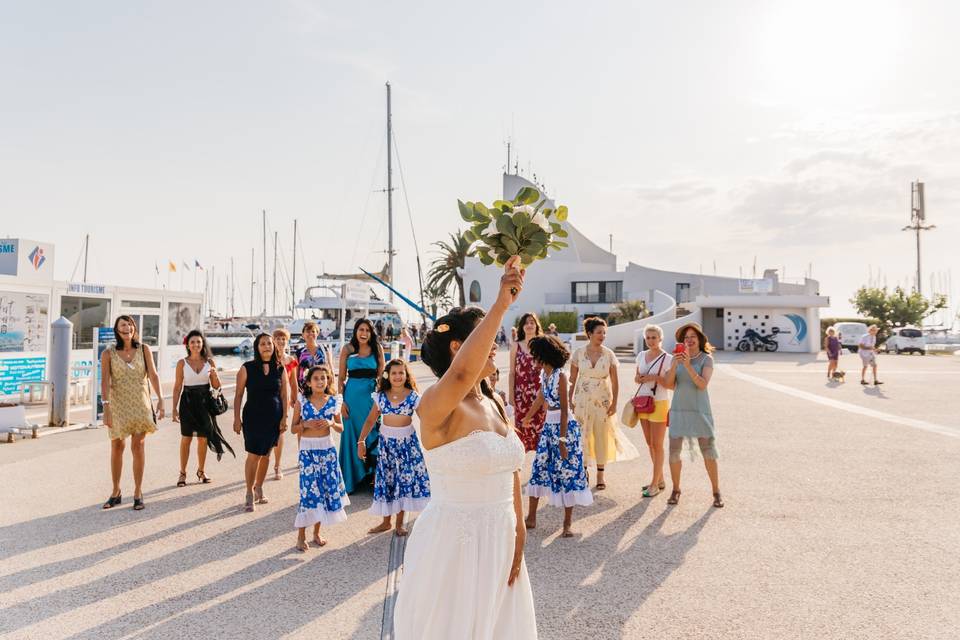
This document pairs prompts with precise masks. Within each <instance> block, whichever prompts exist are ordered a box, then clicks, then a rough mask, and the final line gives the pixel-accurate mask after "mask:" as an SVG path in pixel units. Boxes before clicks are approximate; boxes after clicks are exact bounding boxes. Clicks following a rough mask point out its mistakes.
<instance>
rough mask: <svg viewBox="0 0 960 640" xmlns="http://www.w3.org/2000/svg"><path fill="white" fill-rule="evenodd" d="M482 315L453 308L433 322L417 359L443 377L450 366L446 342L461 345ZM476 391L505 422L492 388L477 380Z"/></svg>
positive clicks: (470, 309)
mask: <svg viewBox="0 0 960 640" xmlns="http://www.w3.org/2000/svg"><path fill="white" fill-rule="evenodd" d="M485 315H486V313H485V312H484V310H483V309H481V308H480V307H454V308H453V309H450V311H449V312H448V313H447V315H445V316H442V317H440V318H438V319H437V321H436V322H435V323H434V324H433V329H431V330H430V331H428V332H427V335H426V336H424V338H423V344H422V345H421V346H420V358H421V359H422V360H423V362H424V364H426V365H427V366H428V367H430V370H431V371H432V372H433V375H435V376H437V378H442V377H443V374H445V373H446V372H447V369H449V368H450V363H452V362H453V353H452V352H451V351H450V343H451V342H453V341H454V340H456V341H457V342H461V343H462V342H463V341H464V340H466V339H467V337H469V335H470V334H471V333H472V332H473V329H474V327H476V326H477V325H478V324H479V323H480V321H481V320H482V319H483V317H484V316H485ZM480 391H481V392H483V395H485V396H487V397H488V398H490V399H491V400H493V401H494V403H496V405H497V411H499V412H500V417H501V418H503V421H504V422H507V414H506V410H505V409H504V408H503V401H502V400H501V399H500V397H499V396H497V394H496V393H494V391H493V387H491V386H490V383H489V382H487V379H486V378H483V379H482V380H481V381H480Z"/></svg>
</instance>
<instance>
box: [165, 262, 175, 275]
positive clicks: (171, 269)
mask: <svg viewBox="0 0 960 640" xmlns="http://www.w3.org/2000/svg"><path fill="white" fill-rule="evenodd" d="M167 271H169V272H170V273H176V272H177V265H175V264H173V260H168V261H167Z"/></svg>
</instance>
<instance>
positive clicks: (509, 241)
mask: <svg viewBox="0 0 960 640" xmlns="http://www.w3.org/2000/svg"><path fill="white" fill-rule="evenodd" d="M503 248H504V249H506V250H507V253H509V254H510V255H516V254H517V253H518V252H519V251H520V247H519V245H517V241H516V240H514V239H513V238H510V237H509V236H504V237H503Z"/></svg>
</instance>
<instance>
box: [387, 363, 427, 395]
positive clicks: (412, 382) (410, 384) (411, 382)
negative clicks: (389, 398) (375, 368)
mask: <svg viewBox="0 0 960 640" xmlns="http://www.w3.org/2000/svg"><path fill="white" fill-rule="evenodd" d="M391 367H403V372H404V373H405V374H406V376H407V379H406V380H404V382H403V386H405V387H406V388H407V389H410V390H411V391H416V392H418V393H419V391H420V390H419V389H417V379H416V378H414V377H413V372H412V371H410V365H408V364H407V362H406V360H401V359H400V358H394V359H393V360H391V361H390V362H388V363H387V364H386V366H385V367H384V368H383V374H382V375H381V376H380V380H378V381H377V391H381V392H382V391H390V368H391Z"/></svg>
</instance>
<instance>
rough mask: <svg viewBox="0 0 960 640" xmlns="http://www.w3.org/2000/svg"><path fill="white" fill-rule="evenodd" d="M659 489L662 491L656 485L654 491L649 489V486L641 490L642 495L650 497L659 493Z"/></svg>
mask: <svg viewBox="0 0 960 640" xmlns="http://www.w3.org/2000/svg"><path fill="white" fill-rule="evenodd" d="M661 491H663V489H661V488H660V487H659V486H658V487H656V491H653V492H651V491H650V487H647V488H646V489H644V490H643V497H644V498H652V497H654V496H658V495H660V492H661Z"/></svg>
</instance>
